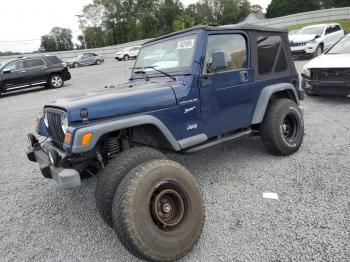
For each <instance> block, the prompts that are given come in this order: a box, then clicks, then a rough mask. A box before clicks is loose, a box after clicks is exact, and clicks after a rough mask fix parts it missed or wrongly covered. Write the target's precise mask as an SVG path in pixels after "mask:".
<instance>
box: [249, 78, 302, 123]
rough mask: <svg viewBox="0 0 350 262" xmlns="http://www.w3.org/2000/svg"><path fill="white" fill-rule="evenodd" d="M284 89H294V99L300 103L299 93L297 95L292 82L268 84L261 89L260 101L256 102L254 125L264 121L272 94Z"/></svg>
mask: <svg viewBox="0 0 350 262" xmlns="http://www.w3.org/2000/svg"><path fill="white" fill-rule="evenodd" d="M284 90H288V91H292V94H293V96H294V100H295V101H296V102H297V103H298V105H299V99H298V95H297V92H296V90H295V88H294V86H293V85H292V84H290V83H280V84H275V85H270V86H266V87H265V88H264V89H263V90H262V91H261V93H260V96H259V99H258V102H257V104H256V107H255V111H254V115H253V120H252V125H254V124H260V123H262V121H263V120H264V117H265V113H266V109H267V106H268V104H269V101H270V98H271V96H272V95H273V94H275V93H277V92H280V91H284Z"/></svg>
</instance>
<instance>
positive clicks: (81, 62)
mask: <svg viewBox="0 0 350 262" xmlns="http://www.w3.org/2000/svg"><path fill="white" fill-rule="evenodd" d="M104 61H105V59H104V57H103V55H97V54H95V53H86V54H81V55H79V56H77V57H76V58H73V59H71V60H69V61H67V64H68V66H69V67H75V68H77V67H80V66H87V65H100V64H102V63H103V62H104Z"/></svg>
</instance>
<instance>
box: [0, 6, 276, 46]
mask: <svg viewBox="0 0 350 262" xmlns="http://www.w3.org/2000/svg"><path fill="white" fill-rule="evenodd" d="M181 1H182V2H183V4H184V5H185V6H187V5H189V4H192V3H195V2H197V1H198V0H181ZM250 2H251V3H252V4H259V5H261V6H262V7H263V8H266V7H267V5H268V4H269V3H270V2H271V0H251V1H250ZM56 3H57V1H54V0H10V1H5V0H2V1H1V3H0V25H1V26H0V51H12V52H32V51H34V50H38V49H39V46H40V37H41V36H42V35H45V34H48V33H49V32H50V30H51V28H53V27H55V26H59V27H65V28H70V29H72V31H73V38H74V39H73V41H74V42H77V40H76V38H77V36H78V35H79V34H81V32H80V30H79V24H78V18H77V17H76V16H75V15H77V14H80V13H81V10H82V8H83V7H84V6H85V5H87V4H90V3H92V0H60V1H59V4H56ZM23 40H26V41H23Z"/></svg>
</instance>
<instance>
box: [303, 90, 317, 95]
mask: <svg viewBox="0 0 350 262" xmlns="http://www.w3.org/2000/svg"><path fill="white" fill-rule="evenodd" d="M305 94H306V95H307V96H316V94H315V93H312V92H311V91H305Z"/></svg>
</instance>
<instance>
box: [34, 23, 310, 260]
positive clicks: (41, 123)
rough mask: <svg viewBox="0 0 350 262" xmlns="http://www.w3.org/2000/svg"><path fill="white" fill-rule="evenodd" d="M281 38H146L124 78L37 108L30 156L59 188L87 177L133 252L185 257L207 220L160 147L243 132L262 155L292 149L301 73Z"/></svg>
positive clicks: (251, 31) (223, 33)
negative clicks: (254, 138) (93, 179)
mask: <svg viewBox="0 0 350 262" xmlns="http://www.w3.org/2000/svg"><path fill="white" fill-rule="evenodd" d="M288 44H289V42H288V35H287V31H285V30H282V29H275V28H266V27H258V26H252V25H237V26H229V27H228V26H224V27H207V26H200V27H195V28H191V29H187V30H184V31H180V32H176V33H172V34H169V35H166V36H162V37H159V38H157V39H154V40H151V41H149V42H147V43H145V44H144V45H143V47H142V49H141V51H140V54H139V56H138V58H137V61H136V63H135V66H134V68H133V71H132V74H131V77H130V81H129V82H128V83H127V84H125V85H121V86H119V87H118V88H115V89H113V88H109V89H105V90H101V91H99V92H96V93H90V94H85V95H82V96H78V97H72V98H63V99H58V100H57V101H55V102H53V103H49V104H47V105H46V106H45V107H44V111H43V115H42V116H40V117H39V118H38V119H37V122H36V129H37V130H36V132H37V133H38V134H39V135H40V136H44V137H48V138H49V139H47V140H45V142H43V143H40V142H39V140H38V138H36V137H35V136H34V135H33V134H29V135H28V138H29V143H30V145H29V148H28V151H27V156H28V158H29V160H31V161H33V162H37V163H38V164H39V167H40V170H41V173H42V174H43V176H44V177H46V178H53V179H54V180H55V181H56V182H57V183H58V185H59V187H60V188H62V189H72V188H76V187H79V186H80V185H81V177H83V176H85V175H87V174H96V176H97V186H96V194H95V197H96V204H97V207H98V209H99V210H100V213H101V216H102V217H103V219H104V220H105V221H106V222H107V223H108V224H109V225H110V226H112V227H113V228H114V229H115V230H116V231H117V233H118V237H119V238H120V240H121V242H122V243H123V244H124V245H125V247H126V248H127V249H128V250H129V251H130V252H131V253H133V254H134V255H135V256H137V257H139V258H142V259H148V260H155V261H170V260H174V259H177V258H180V257H182V256H184V255H185V254H187V253H188V252H189V251H190V250H191V248H192V247H193V246H194V245H195V244H196V242H197V241H198V239H199V237H200V235H201V232H202V228H203V224H204V206H203V202H202V197H201V192H200V189H199V187H198V185H197V184H196V182H195V179H194V178H193V176H192V175H191V173H190V172H189V171H188V170H186V169H185V168H184V167H183V166H181V165H180V164H178V163H175V162H173V161H171V160H168V159H167V157H166V156H165V155H164V154H163V153H164V152H166V151H169V150H170V151H175V152H178V153H193V152H196V151H198V150H201V149H205V148H208V147H210V146H214V145H217V144H219V143H222V142H226V141H229V140H233V139H237V138H239V137H242V136H247V135H249V134H255V135H260V136H261V138H262V141H263V143H264V144H265V146H266V149H267V151H268V152H270V153H272V154H274V155H283V156H287V155H290V154H292V153H294V152H296V151H297V150H298V149H299V147H300V146H301V143H302V140H303V136H304V123H303V117H302V111H301V109H300V106H299V105H300V100H302V99H303V93H302V91H301V90H300V89H299V78H298V74H297V72H296V69H295V66H294V63H293V61H292V59H291V51H290V48H289V46H288Z"/></svg>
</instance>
